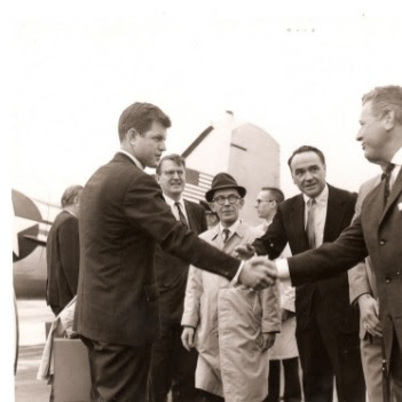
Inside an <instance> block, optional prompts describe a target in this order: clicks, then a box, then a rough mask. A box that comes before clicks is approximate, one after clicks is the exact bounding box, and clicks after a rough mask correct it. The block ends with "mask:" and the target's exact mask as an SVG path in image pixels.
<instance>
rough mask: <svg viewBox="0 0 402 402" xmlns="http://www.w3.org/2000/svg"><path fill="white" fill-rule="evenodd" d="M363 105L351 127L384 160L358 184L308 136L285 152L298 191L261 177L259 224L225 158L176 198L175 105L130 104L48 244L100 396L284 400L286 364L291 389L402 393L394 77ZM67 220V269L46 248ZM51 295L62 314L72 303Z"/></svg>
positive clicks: (370, 153)
mask: <svg viewBox="0 0 402 402" xmlns="http://www.w3.org/2000/svg"><path fill="white" fill-rule="evenodd" d="M362 104H363V107H362V113H361V117H360V124H361V129H360V130H359V133H358V134H357V140H358V141H360V142H361V143H362V148H363V152H364V154H365V157H366V158H367V159H368V160H369V161H370V162H372V163H376V164H378V165H380V168H381V172H382V174H381V172H379V176H378V177H376V178H374V179H373V180H370V181H369V182H368V183H364V184H363V185H362V187H361V189H360V191H359V195H358V196H357V197H356V194H355V193H350V192H348V191H346V190H343V189H339V188H335V187H333V186H332V185H330V184H328V183H327V182H326V162H325V156H324V155H323V153H322V152H321V151H320V150H319V149H317V148H316V147H314V146H310V145H309V146H306V145H303V146H301V147H299V148H298V149H296V150H295V151H294V152H293V154H292V155H291V156H290V158H289V160H288V165H289V169H290V174H291V176H292V179H293V182H294V184H295V185H296V186H297V187H298V189H299V190H300V194H299V195H296V196H294V197H292V198H289V199H285V197H284V195H283V193H282V192H281V190H280V189H278V188H275V187H272V186H271V187H264V188H262V189H261V192H260V193H259V194H258V197H257V200H256V204H255V206H256V213H258V216H259V217H260V218H262V219H263V220H264V222H263V224H261V225H260V226H258V227H252V226H250V225H249V224H248V223H247V222H245V221H244V220H243V219H242V217H241V209H242V206H243V204H244V202H245V198H244V197H245V195H246V193H247V189H246V187H244V186H243V185H242V184H241V183H240V184H239V183H237V181H236V179H235V178H234V177H232V176H231V175H229V174H228V173H226V172H220V173H218V174H217V175H216V176H215V177H214V179H213V182H212V186H211V188H210V190H209V191H207V193H206V194H205V203H204V206H202V205H200V204H196V203H193V202H189V201H187V200H184V199H183V197H182V194H183V190H184V187H185V182H186V177H185V175H186V165H185V160H184V159H183V158H182V157H181V156H179V155H175V154H171V155H166V156H164V157H162V154H163V152H165V151H166V146H165V141H166V135H167V129H168V128H169V127H170V125H171V122H170V119H169V117H168V116H167V115H166V114H165V113H164V112H163V111H162V110H161V109H160V108H158V107H157V106H155V105H152V104H149V103H134V104H132V105H130V106H129V107H128V108H126V109H125V110H124V111H123V113H122V114H121V116H120V119H119V124H118V132H119V138H120V144H121V147H120V150H119V151H118V152H117V153H116V155H115V156H114V158H113V159H112V160H111V161H110V162H109V163H107V164H106V165H104V166H102V167H100V168H99V169H98V170H97V171H96V172H95V173H94V174H93V175H92V177H91V178H90V179H89V181H88V182H87V184H86V185H85V187H84V188H83V189H82V188H79V187H77V188H75V189H76V190H79V191H76V192H75V193H73V195H71V194H70V197H69V198H70V199H71V200H70V201H72V202H71V204H72V205H73V207H67V206H65V205H63V206H64V209H65V210H64V211H63V212H62V213H61V216H60V217H58V218H57V222H60V224H59V223H58V224H57V225H54V229H52V232H54V233H50V236H49V243H48V251H50V252H51V253H50V252H49V256H48V272H49V281H48V294H49V295H51V294H55V291H54V289H56V288H57V287H58V286H59V287H60V284H57V279H59V280H60V283H61V281H62V280H63V281H64V283H65V284H64V285H63V289H65V288H66V287H67V286H66V284H68V287H69V288H71V290H69V291H70V292H71V293H68V295H70V296H71V297H73V296H74V294H75V290H76V289H77V304H76V311H75V313H76V314H75V322H74V329H75V330H76V331H77V332H78V334H79V336H80V338H81V339H82V341H83V342H84V344H85V345H86V346H87V349H88V356H89V363H90V373H91V382H92V391H91V398H92V400H93V401H155V402H156V401H166V400H167V398H168V394H169V393H171V395H172V398H173V401H175V402H178V401H195V402H197V401H229V402H230V401H244V402H254V401H255V402H262V401H264V402H265V401H269V402H273V401H279V399H280V397H281V395H280V394H281V393H280V388H281V387H280V384H279V380H280V377H281V375H280V372H281V370H280V364H282V366H283V378H284V387H283V388H284V394H283V398H284V400H285V401H292V402H296V401H301V400H302V398H304V400H305V401H307V402H315V401H317V402H326V401H328V402H330V401H332V400H333V395H334V388H335V389H336V394H337V398H338V401H339V402H340V401H345V402H360V401H365V400H366V395H368V400H369V401H388V400H390V401H402V305H401V301H402V296H401V295H402V282H401V281H402V279H401V276H402V275H401V269H402V265H401V264H402V247H401V246H402V243H401V239H402V173H401V172H400V170H401V165H402V88H401V87H399V86H386V87H377V88H374V89H373V90H372V91H370V92H369V93H367V94H366V95H364V96H363V100H362ZM145 167H151V168H156V175H155V177H153V176H151V175H149V174H147V173H146V172H144V168H145ZM380 168H379V170H380ZM269 185H270V183H267V186H269ZM74 205H75V206H74ZM78 206H79V217H78V219H77V214H78ZM207 216H208V223H207ZM72 218H74V220H72ZM62 225H63V226H65V227H67V228H68V227H69V226H70V227H71V228H76V229H77V228H79V236H77V235H75V237H74V236H72V235H71V234H69V235H67V240H70V243H71V242H72V243H74V244H75V251H74V253H75V255H74V264H75V267H73V268H72V269H71V268H69V270H68V272H70V274H71V275H70V276H69V277H71V278H72V279H71V280H70V279H68V277H66V278H67V280H66V279H65V278H64V276H63V277H62V275H61V273H62V272H64V271H66V269H65V268H64V261H65V259H64V258H60V257H57V258H56V259H57V260H59V261H58V262H57V263H56V262H54V260H55V257H54V256H57V253H56V251H55V250H57V248H56V247H55V244H58V243H62V242H63V241H62V240H57V243H56V240H55V239H56V238H57V233H59V234H60V233H61V234H62V233H63V232H62V231H61V230H60V229H59V230H56V227H60V228H62V227H63V226H62ZM66 233H68V232H66ZM75 233H77V232H75ZM78 237H79V247H77V243H76V240H77V239H78ZM58 238H60V235H59V237H58ZM72 240H75V242H73V241H72ZM58 247H59V246H58ZM78 249H79V250H78ZM289 250H290V251H289ZM78 252H79V256H78ZM67 253H68V255H69V258H68V259H66V261H67V262H69V263H70V265H71V257H72V253H73V252H72V251H70V252H67ZM290 254H291V255H292V256H290ZM51 256H52V257H51ZM267 257H268V258H267ZM78 261H79V267H78ZM349 269H350V271H349V272H348V270H349ZM78 271H79V274H78ZM77 286H78V288H77ZM52 289H53V290H52ZM63 293H66V292H65V291H63ZM70 296H66V298H67V299H69V298H70ZM59 299H60V300H61V298H60V297H59ZM48 300H49V304H50V305H51V306H52V309H53V311H54V312H55V314H58V312H59V311H60V310H59V309H60V308H61V309H62V307H63V304H64V303H65V302H67V303H68V300H64V299H63V301H60V302H59V301H56V302H53V301H50V298H49V299H48ZM52 300H54V297H53V298H52ZM359 312H360V318H359ZM299 362H300V368H301V370H300V369H299ZM299 373H301V378H299Z"/></svg>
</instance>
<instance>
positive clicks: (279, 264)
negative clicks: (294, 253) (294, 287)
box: [275, 258, 290, 279]
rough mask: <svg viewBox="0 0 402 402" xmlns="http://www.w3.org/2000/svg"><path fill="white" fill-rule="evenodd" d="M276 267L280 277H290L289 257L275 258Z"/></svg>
mask: <svg viewBox="0 0 402 402" xmlns="http://www.w3.org/2000/svg"><path fill="white" fill-rule="evenodd" d="M275 263H276V269H277V271H278V279H289V278H290V272H289V264H288V260H287V258H279V259H277V260H275Z"/></svg>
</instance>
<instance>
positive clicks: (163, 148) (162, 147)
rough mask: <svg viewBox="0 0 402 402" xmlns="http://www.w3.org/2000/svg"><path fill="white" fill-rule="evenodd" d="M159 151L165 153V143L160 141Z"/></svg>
mask: <svg viewBox="0 0 402 402" xmlns="http://www.w3.org/2000/svg"><path fill="white" fill-rule="evenodd" d="M159 150H160V151H166V142H165V141H161V142H160V143H159Z"/></svg>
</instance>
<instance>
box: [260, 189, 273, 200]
mask: <svg viewBox="0 0 402 402" xmlns="http://www.w3.org/2000/svg"><path fill="white" fill-rule="evenodd" d="M270 195H271V192H270V191H269V190H261V191H260V192H259V193H258V198H264V197H269V196H270Z"/></svg>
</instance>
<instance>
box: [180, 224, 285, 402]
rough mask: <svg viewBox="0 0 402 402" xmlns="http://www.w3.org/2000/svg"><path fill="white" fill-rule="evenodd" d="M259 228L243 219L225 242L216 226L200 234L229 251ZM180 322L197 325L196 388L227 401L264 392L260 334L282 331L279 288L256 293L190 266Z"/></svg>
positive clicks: (256, 400)
mask: <svg viewBox="0 0 402 402" xmlns="http://www.w3.org/2000/svg"><path fill="white" fill-rule="evenodd" d="M258 234H259V232H258V230H257V229H256V228H252V227H250V226H248V225H246V224H245V223H241V224H240V225H239V226H238V228H237V230H236V232H235V233H234V234H233V236H231V237H230V238H229V240H228V242H227V243H226V244H224V243H223V240H222V236H221V234H220V230H219V225H218V226H216V227H215V228H213V229H211V230H208V231H207V232H204V233H202V234H201V235H200V238H202V239H204V240H206V241H207V242H208V243H211V244H213V245H214V246H215V247H217V248H220V249H222V250H223V251H225V252H226V253H228V254H232V253H233V252H234V249H235V247H237V246H239V245H242V244H246V243H250V242H252V241H253V240H254V239H255V238H256V236H258ZM182 325H188V326H192V327H194V328H196V336H195V342H196V348H197V350H198V352H199V357H198V363H197V371H196V387H197V388H200V389H203V390H205V391H208V392H211V393H213V394H216V395H219V396H221V397H224V398H225V400H227V401H231V402H261V401H262V400H263V399H264V398H265V397H266V396H267V393H268V366H269V364H268V359H269V356H268V351H267V350H263V349H262V342H263V338H262V332H278V331H280V314H279V299H278V289H277V286H276V285H275V286H272V287H270V288H268V289H266V290H263V291H259V292H258V291H254V290H250V289H247V288H245V287H244V286H242V285H240V286H233V285H232V284H231V282H230V281H229V280H227V279H226V278H223V277H220V276H218V275H215V274H212V273H208V272H205V271H200V270H199V269H197V268H195V267H194V266H190V271H189V277H188V283H187V288H186V296H185V304H184V314H183V318H182Z"/></svg>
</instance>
